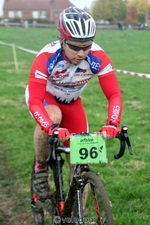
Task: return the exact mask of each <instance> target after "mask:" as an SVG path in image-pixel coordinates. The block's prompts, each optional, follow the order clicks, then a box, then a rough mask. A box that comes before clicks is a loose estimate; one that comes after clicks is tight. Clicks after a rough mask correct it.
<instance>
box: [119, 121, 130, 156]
mask: <svg viewBox="0 0 150 225" xmlns="http://www.w3.org/2000/svg"><path fill="white" fill-rule="evenodd" d="M127 130H128V128H127V126H125V125H123V126H122V129H121V132H122V135H123V137H124V141H125V142H126V144H127V146H128V149H129V154H130V155H133V152H132V147H131V143H130V139H129V136H128V133H127Z"/></svg>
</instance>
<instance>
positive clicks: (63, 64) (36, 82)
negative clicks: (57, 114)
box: [28, 41, 122, 132]
mask: <svg viewBox="0 0 150 225" xmlns="http://www.w3.org/2000/svg"><path fill="white" fill-rule="evenodd" d="M94 76H98V80H99V83H100V86H101V88H102V90H103V92H104V94H105V96H106V98H107V99H108V103H109V104H108V117H107V121H106V124H114V125H116V126H118V125H119V123H120V117H121V112H122V99H121V93H120V89H119V86H118V82H117V79H116V76H115V73H114V71H113V67H112V63H111V61H110V59H109V57H108V56H107V54H106V53H105V52H104V50H103V49H102V48H101V47H100V46H98V45H97V44H96V43H94V42H93V44H92V47H91V49H90V51H89V53H88V54H87V56H86V58H85V59H84V60H83V61H82V62H81V63H80V64H79V65H73V64H71V63H70V62H69V61H68V60H67V59H66V57H65V55H64V52H63V50H62V48H61V45H60V43H59V41H55V42H52V43H50V44H48V45H46V46H45V47H44V48H43V49H42V50H41V51H40V52H39V54H38V55H37V56H36V58H35V60H34V62H33V64H32V67H31V71H30V76H29V82H28V90H29V98H28V106H29V110H30V112H31V113H32V115H33V116H34V118H35V120H36V121H37V122H38V124H39V125H40V126H41V128H42V129H43V130H45V131H46V132H48V129H49V127H50V126H51V125H52V124H53V121H51V120H50V118H49V116H48V114H47V112H46V110H45V108H44V105H43V102H44V100H45V95H46V92H49V93H50V94H51V95H53V96H54V98H55V100H56V101H57V102H59V103H62V104H70V103H72V102H74V101H76V99H77V98H78V97H80V96H81V94H82V92H83V90H84V88H85V87H86V85H87V83H88V82H89V80H90V79H91V78H93V77H94ZM97 94H98V93H97ZM70 106H71V104H70Z"/></svg>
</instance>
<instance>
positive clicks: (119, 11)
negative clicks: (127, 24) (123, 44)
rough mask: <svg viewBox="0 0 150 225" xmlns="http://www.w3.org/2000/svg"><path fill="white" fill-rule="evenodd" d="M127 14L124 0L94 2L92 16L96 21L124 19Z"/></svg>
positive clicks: (98, 0)
mask: <svg viewBox="0 0 150 225" xmlns="http://www.w3.org/2000/svg"><path fill="white" fill-rule="evenodd" d="M126 15H127V10H126V4H125V1H123V0H96V1H95V3H94V4H93V8H92V16H93V18H94V19H95V20H96V21H98V20H108V21H109V22H113V21H123V20H124V19H125V18H126Z"/></svg>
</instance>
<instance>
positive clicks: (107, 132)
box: [100, 125, 120, 140]
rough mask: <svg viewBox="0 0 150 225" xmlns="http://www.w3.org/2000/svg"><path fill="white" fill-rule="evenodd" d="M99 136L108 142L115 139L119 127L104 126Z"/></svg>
mask: <svg viewBox="0 0 150 225" xmlns="http://www.w3.org/2000/svg"><path fill="white" fill-rule="evenodd" d="M100 131H101V134H102V136H103V137H104V139H106V140H108V139H111V138H112V137H116V136H117V134H118V133H119V132H120V128H119V127H115V126H113V125H105V126H103V127H102V128H101V130H100Z"/></svg>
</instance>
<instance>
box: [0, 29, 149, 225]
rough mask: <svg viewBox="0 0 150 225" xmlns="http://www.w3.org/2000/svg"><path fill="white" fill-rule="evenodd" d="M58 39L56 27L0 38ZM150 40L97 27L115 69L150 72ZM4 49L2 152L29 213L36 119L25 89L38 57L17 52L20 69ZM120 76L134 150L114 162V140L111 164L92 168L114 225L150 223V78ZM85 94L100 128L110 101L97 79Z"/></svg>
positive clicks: (32, 45)
mask: <svg viewBox="0 0 150 225" xmlns="http://www.w3.org/2000/svg"><path fill="white" fill-rule="evenodd" d="M56 37H57V31H56V29H42V28H41V29H36V28H35V29H24V28H11V27H7V28H4V27H0V41H3V42H6V43H14V44H16V45H18V46H22V47H25V48H28V49H32V50H36V51H39V50H40V49H41V48H42V47H43V46H44V45H45V44H47V43H48V42H50V41H53V40H55V39H56ZM149 40H150V32H149V31H118V30H116V31H111V30H109V31H104V30H98V31H97V36H96V38H95V42H96V43H98V44H100V45H101V47H102V48H103V49H105V51H106V52H107V53H108V55H109V56H110V58H111V60H112V62H113V65H114V67H115V68H116V69H123V70H128V71H135V72H138V73H147V74H149V73H150V63H149V52H150V42H149ZM0 52H1V54H0V82H1V88H0V109H1V113H0V127H1V129H0V154H1V155H2V154H5V156H6V158H7V163H8V165H9V168H10V169H11V171H12V173H14V176H15V179H14V180H13V181H11V182H13V183H15V185H17V186H18V191H20V192H21V193H22V194H23V196H25V198H26V204H25V210H27V211H30V173H31V167H32V160H33V155H34V152H33V131H34V127H35V124H36V123H35V121H34V120H33V119H32V118H31V116H30V115H29V113H28V111H27V108H26V104H25V99H24V92H25V87H26V84H27V81H28V75H29V70H30V66H31V63H32V61H33V59H34V57H35V55H33V54H30V53H27V52H24V51H21V50H17V58H18V62H19V71H18V72H16V71H15V66H14V63H13V53H12V49H11V47H9V46H5V45H0ZM117 78H118V82H119V85H120V88H121V92H122V97H123V114H122V124H127V125H128V128H129V135H130V139H131V143H132V148H133V153H134V154H133V156H130V155H129V154H128V151H126V153H125V156H124V157H123V158H122V159H120V160H114V159H113V155H114V153H116V152H117V151H118V148H119V143H118V142H117V140H111V141H108V142H107V150H108V160H109V162H108V164H107V165H105V164H103V165H96V166H93V167H94V169H95V170H96V171H100V173H101V176H102V178H103V182H104V184H105V187H106V189H107V191H108V194H109V197H110V199H111V201H112V203H113V211H114V215H115V225H141V224H142V225H147V224H149V220H150V215H149V209H150V201H149V199H150V176H149V171H150V163H149V159H150V151H149V149H150V141H149V134H150V126H149V122H150V104H149V96H150V94H149V86H150V80H149V79H146V78H140V77H134V76H130V75H125V74H119V73H117ZM82 98H83V103H84V106H85V110H86V113H87V117H88V120H89V126H90V130H91V131H97V130H99V128H100V127H101V126H102V125H104V123H105V120H106V117H107V115H106V112H107V102H106V99H105V97H104V96H103V94H102V91H101V90H100V88H99V84H98V82H97V79H96V78H94V79H93V80H91V81H90V83H89V84H88V85H87V88H86V89H85V91H84V93H83V95H82ZM89 103H90V104H89ZM65 176H67V174H65ZM66 179H67V178H66Z"/></svg>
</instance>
